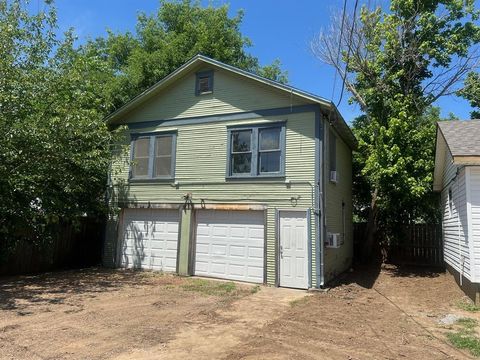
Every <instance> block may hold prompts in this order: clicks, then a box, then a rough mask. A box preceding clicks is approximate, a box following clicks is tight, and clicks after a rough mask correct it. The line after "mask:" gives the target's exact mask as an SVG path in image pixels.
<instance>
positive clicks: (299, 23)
mask: <svg viewBox="0 0 480 360" xmlns="http://www.w3.org/2000/svg"><path fill="white" fill-rule="evenodd" d="M379 2H382V1H377V3H379ZM383 2H384V3H385V1H383ZM41 3H42V1H41V0H32V2H31V4H30V6H31V7H32V8H33V10H36V9H35V7H39V6H40V7H41V6H42V5H41ZM208 3H209V2H208V1H205V0H202V4H205V5H207V4H208ZM224 3H229V4H230V12H231V14H232V15H234V14H235V13H236V12H237V10H239V9H243V10H244V20H243V24H242V27H241V31H242V33H243V34H244V35H245V36H248V37H249V38H250V39H251V40H252V42H253V46H252V47H251V48H250V49H249V50H248V51H249V52H250V53H251V54H253V55H254V56H256V57H258V58H259V60H260V62H261V63H262V64H269V63H271V62H272V61H273V60H274V59H276V58H278V59H280V61H281V62H282V67H283V68H284V69H285V70H287V71H288V75H289V81H290V84H291V85H292V86H295V87H297V88H299V89H302V90H305V91H309V92H312V93H315V94H317V95H320V96H323V97H325V98H328V99H332V94H333V101H334V102H335V103H337V102H338V99H339V94H340V86H341V81H339V80H338V79H337V82H336V85H337V86H336V89H335V91H333V84H334V71H333V70H332V68H330V67H329V66H327V65H325V64H323V63H321V62H320V61H319V60H317V59H316V58H315V57H314V56H313V55H312V54H311V52H310V50H309V43H310V41H311V39H312V38H313V37H314V36H315V34H317V33H318V32H319V31H320V29H321V28H322V27H327V26H328V24H329V18H330V14H331V12H332V10H334V9H341V7H342V5H343V1H342V0H329V1H326V0H297V1H279V0H262V1H258V0H243V1H241V0H230V1H225V0H216V1H213V4H214V5H221V4H224ZM158 4H159V2H158V1H154V0H115V1H113V0H56V7H57V9H58V20H59V24H60V28H61V30H66V29H68V28H69V27H74V28H75V30H76V33H77V35H78V37H79V41H80V42H82V41H83V40H84V39H86V38H88V37H96V36H103V35H105V34H106V30H107V29H111V30H113V31H115V32H116V31H120V32H124V31H127V30H130V31H134V29H135V23H136V16H137V13H138V12H140V11H143V12H146V13H152V12H154V11H155V10H156V9H157V8H158ZM348 6H349V8H350V11H351V10H352V7H353V0H348ZM348 98H349V94H348V93H346V96H344V97H343V101H342V103H341V104H340V106H339V110H340V112H341V113H342V115H343V116H344V118H345V120H347V121H349V122H350V121H351V120H352V119H353V118H354V117H355V116H356V115H358V114H359V113H360V111H359V109H358V106H356V105H349V104H348V101H347V100H348ZM437 105H438V106H440V108H441V110H442V115H443V116H447V115H448V114H449V113H450V112H453V113H454V114H455V115H457V116H458V117H459V118H461V119H467V118H469V112H470V106H469V104H468V102H466V101H465V100H463V99H460V98H457V97H453V96H450V97H445V98H443V99H441V100H440V101H439V102H438V104H437Z"/></svg>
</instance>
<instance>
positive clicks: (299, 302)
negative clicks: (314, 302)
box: [290, 296, 309, 307]
mask: <svg viewBox="0 0 480 360" xmlns="http://www.w3.org/2000/svg"><path fill="white" fill-rule="evenodd" d="M308 298H309V296H304V297H302V298H300V299H295V300H292V301H290V306H291V307H295V306H300V305H303V304H306V303H307V301H308Z"/></svg>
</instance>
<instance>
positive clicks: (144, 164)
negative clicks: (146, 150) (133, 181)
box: [133, 157, 148, 177]
mask: <svg viewBox="0 0 480 360" xmlns="http://www.w3.org/2000/svg"><path fill="white" fill-rule="evenodd" d="M147 175H148V157H147V158H139V159H135V165H134V167H133V176H134V177H135V176H147Z"/></svg>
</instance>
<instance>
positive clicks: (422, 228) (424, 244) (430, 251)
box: [354, 223, 444, 267]
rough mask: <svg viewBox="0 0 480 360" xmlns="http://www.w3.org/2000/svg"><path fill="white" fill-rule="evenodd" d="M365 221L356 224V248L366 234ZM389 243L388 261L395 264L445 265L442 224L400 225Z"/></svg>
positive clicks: (387, 249)
mask: <svg viewBox="0 0 480 360" xmlns="http://www.w3.org/2000/svg"><path fill="white" fill-rule="evenodd" d="M365 228H366V224H365V223H359V224H355V225H354V243H355V244H356V250H357V249H358V250H359V249H360V248H361V244H362V243H363V240H364V236H365ZM394 236H395V237H394V238H393V239H390V241H389V242H388V243H387V244H384V245H383V250H384V251H385V253H386V256H387V259H386V260H387V261H388V262H390V263H393V264H403V265H425V266H435V267H443V266H444V261H443V240H442V226H441V224H408V225H401V226H399V227H398V228H397V229H396V231H395V234H394Z"/></svg>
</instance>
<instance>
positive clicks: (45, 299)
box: [0, 268, 148, 314]
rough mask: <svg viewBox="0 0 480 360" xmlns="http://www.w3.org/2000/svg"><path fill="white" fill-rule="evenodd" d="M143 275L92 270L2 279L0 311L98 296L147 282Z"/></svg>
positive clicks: (132, 272) (130, 272)
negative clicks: (77, 296) (75, 297)
mask: <svg viewBox="0 0 480 360" xmlns="http://www.w3.org/2000/svg"><path fill="white" fill-rule="evenodd" d="M147 280H148V279H147V277H146V276H145V273H144V272H138V271H129V270H124V271H119V270H110V269H103V268H89V269H82V270H71V271H61V272H51V273H45V274H40V275H32V276H8V277H0V310H17V311H19V314H21V310H22V309H25V308H26V307H28V306H29V305H33V304H40V305H41V304H45V305H55V304H63V303H64V302H65V300H66V299H67V297H70V296H71V295H87V296H89V297H95V296H96V294H98V293H103V292H106V291H114V290H118V289H120V288H122V287H125V286H138V285H142V284H144V283H146V282H147Z"/></svg>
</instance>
